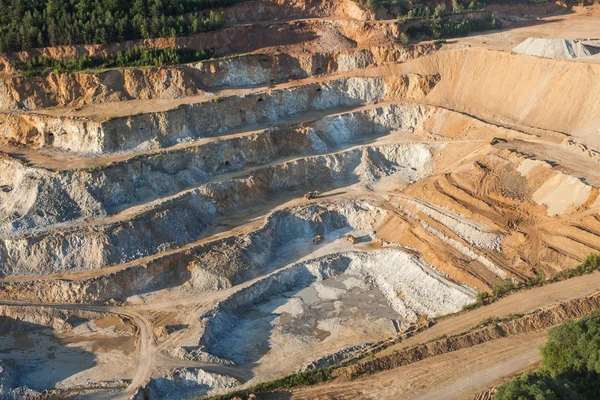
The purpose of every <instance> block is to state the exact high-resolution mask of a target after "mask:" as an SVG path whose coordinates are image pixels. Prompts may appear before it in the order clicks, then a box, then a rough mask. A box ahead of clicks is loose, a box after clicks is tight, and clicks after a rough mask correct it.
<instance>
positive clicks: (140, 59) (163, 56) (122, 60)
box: [12, 47, 215, 77]
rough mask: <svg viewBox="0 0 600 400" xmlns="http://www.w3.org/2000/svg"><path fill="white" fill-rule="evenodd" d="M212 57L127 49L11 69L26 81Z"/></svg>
mask: <svg viewBox="0 0 600 400" xmlns="http://www.w3.org/2000/svg"><path fill="white" fill-rule="evenodd" d="M214 55H215V51H214V49H205V50H193V49H190V48H188V47H177V48H174V49H156V48H145V47H131V48H129V49H126V50H123V51H120V52H119V53H117V54H116V55H114V56H112V57H90V56H89V55H87V54H86V55H83V56H80V57H77V58H75V59H73V60H71V61H61V60H55V59H53V58H50V57H44V56H39V57H35V58H33V59H31V60H29V61H25V62H22V61H15V62H13V64H12V65H13V67H14V68H15V69H16V70H17V71H19V72H20V73H21V75H23V76H27V77H29V76H38V75H46V74H48V73H50V72H54V73H70V72H78V71H85V70H93V69H97V70H102V69H108V68H126V67H147V66H156V67H159V66H163V65H176V64H183V63H189V62H195V61H203V60H208V59H209V58H212V57H214Z"/></svg>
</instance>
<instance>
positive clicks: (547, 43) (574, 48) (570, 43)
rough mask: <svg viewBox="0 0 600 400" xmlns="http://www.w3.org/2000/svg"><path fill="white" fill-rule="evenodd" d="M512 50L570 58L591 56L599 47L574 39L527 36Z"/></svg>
mask: <svg viewBox="0 0 600 400" xmlns="http://www.w3.org/2000/svg"><path fill="white" fill-rule="evenodd" d="M513 51H514V52H515V53H520V54H527V55H530V56H537V57H544V58H557V59H569V60H572V59H576V58H583V57H589V56H593V55H594V54H596V53H598V52H600V49H598V48H595V47H593V46H587V45H585V44H583V43H581V42H580V41H578V40H574V39H542V38H529V39H526V40H524V41H523V42H522V43H521V44H519V45H518V46H516V47H515V48H513Z"/></svg>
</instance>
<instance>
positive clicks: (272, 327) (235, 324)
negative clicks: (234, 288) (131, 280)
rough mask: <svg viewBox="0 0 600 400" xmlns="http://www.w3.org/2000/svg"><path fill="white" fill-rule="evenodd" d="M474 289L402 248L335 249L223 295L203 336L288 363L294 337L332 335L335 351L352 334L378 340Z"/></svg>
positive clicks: (224, 350)
mask: <svg viewBox="0 0 600 400" xmlns="http://www.w3.org/2000/svg"><path fill="white" fill-rule="evenodd" d="M361 238H362V240H365V241H370V240H371V238H370V237H368V235H367V236H366V237H364V236H363V237H361ZM341 240H343V239H341ZM425 293H427V294H428V295H425ZM474 294H475V292H474V291H472V290H469V289H466V288H462V287H460V286H459V285H456V284H455V283H453V282H450V281H448V280H447V279H446V278H445V277H444V276H443V275H441V274H439V272H437V271H435V270H434V269H433V268H431V266H429V265H427V264H425V263H423V262H421V261H419V260H418V259H416V258H414V257H411V256H410V255H409V254H407V253H405V252H403V251H400V250H391V249H390V250H376V251H373V252H367V253H360V252H342V253H333V254H331V255H328V256H324V257H319V258H312V259H311V260H310V261H307V262H303V263H298V264H295V265H292V266H290V267H287V268H284V269H282V270H279V271H278V272H276V273H274V274H272V275H269V276H268V277H267V278H263V279H261V280H259V281H257V282H256V283H254V284H252V285H251V286H249V287H247V288H245V289H242V290H241V291H239V292H237V293H235V294H234V295H232V296H231V297H229V298H227V299H226V300H223V301H222V302H221V303H220V304H219V305H218V306H217V308H216V310H215V311H213V312H211V313H210V314H207V315H204V316H203V317H202V320H203V323H204V324H205V328H204V334H203V336H202V338H201V340H200V344H201V346H202V347H203V348H204V349H205V351H207V352H209V353H211V354H214V355H217V356H219V357H221V358H227V359H230V360H232V361H235V362H236V363H240V364H249V363H254V362H257V361H258V360H261V364H262V367H264V365H265V364H266V363H269V362H270V363H279V365H280V368H285V367H284V365H285V361H282V360H285V359H286V357H287V356H286V353H288V352H290V351H292V350H291V349H290V348H289V347H288V346H287V343H290V342H295V343H297V344H296V346H294V350H293V351H300V352H302V351H312V352H314V351H315V348H318V347H319V344H320V343H322V342H324V341H327V349H328V351H331V350H333V351H336V350H339V349H341V348H343V346H348V344H349V343H348V341H347V337H348V336H351V337H354V338H355V340H356V342H355V343H350V344H358V343H361V341H364V339H365V338H367V337H368V338H370V339H371V340H376V339H380V338H384V337H387V336H390V335H393V334H394V333H395V332H399V331H400V330H402V329H404V328H406V327H407V326H408V324H410V323H411V322H415V321H416V320H417V319H418V317H419V316H426V317H433V316H436V315H443V314H447V313H451V312H455V311H458V310H460V309H461V308H462V307H463V306H465V305H467V304H470V303H471V302H473V301H474ZM338 342H339V343H338ZM267 352H268V356H267V354H266V353H267ZM313 354H314V353H313Z"/></svg>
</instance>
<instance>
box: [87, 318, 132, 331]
mask: <svg viewBox="0 0 600 400" xmlns="http://www.w3.org/2000/svg"><path fill="white" fill-rule="evenodd" d="M94 324H96V326H97V327H98V328H102V329H105V328H110V327H111V326H112V327H114V328H115V330H122V331H127V330H129V329H130V326H129V325H127V324H126V323H125V322H123V320H122V319H121V318H119V317H117V316H116V315H110V316H108V317H104V318H100V319H97V320H94Z"/></svg>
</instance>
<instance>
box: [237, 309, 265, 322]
mask: <svg viewBox="0 0 600 400" xmlns="http://www.w3.org/2000/svg"><path fill="white" fill-rule="evenodd" d="M270 315H271V313H269V312H265V311H262V310H259V309H257V308H253V309H251V310H248V311H246V312H245V313H244V314H243V317H244V318H246V319H254V320H255V319H261V318H265V317H268V316H270Z"/></svg>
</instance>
